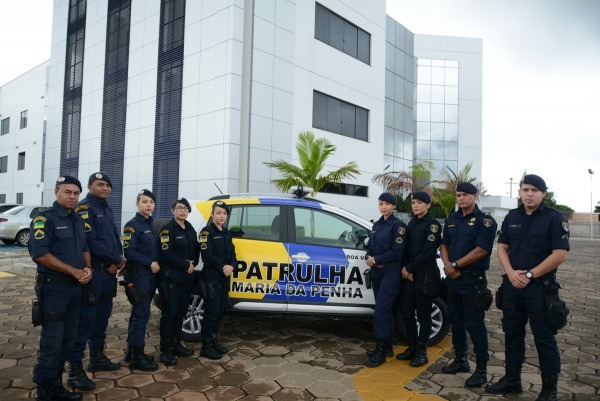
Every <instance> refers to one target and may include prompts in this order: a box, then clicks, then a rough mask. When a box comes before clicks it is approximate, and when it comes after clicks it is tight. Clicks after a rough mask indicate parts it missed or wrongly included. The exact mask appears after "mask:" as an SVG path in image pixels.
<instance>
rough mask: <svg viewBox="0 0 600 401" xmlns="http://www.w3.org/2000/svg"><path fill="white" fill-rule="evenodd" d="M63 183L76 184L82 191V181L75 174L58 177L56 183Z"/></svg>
mask: <svg viewBox="0 0 600 401" xmlns="http://www.w3.org/2000/svg"><path fill="white" fill-rule="evenodd" d="M61 184H75V185H77V187H78V188H79V191H82V189H81V182H79V180H78V179H77V178H75V177H73V176H70V175H61V176H60V177H58V180H56V185H57V186H58V185H61Z"/></svg>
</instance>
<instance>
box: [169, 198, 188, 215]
mask: <svg viewBox="0 0 600 401" xmlns="http://www.w3.org/2000/svg"><path fill="white" fill-rule="evenodd" d="M178 203H181V204H182V205H184V206H185V207H187V208H188V210H189V211H190V212H191V211H192V207H191V206H190V202H188V200H187V199H185V198H184V197H180V198H177V199H175V200H174V201H173V204H172V205H171V209H175V206H177V204H178Z"/></svg>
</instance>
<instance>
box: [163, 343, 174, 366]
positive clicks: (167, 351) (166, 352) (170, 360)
mask: <svg viewBox="0 0 600 401" xmlns="http://www.w3.org/2000/svg"><path fill="white" fill-rule="evenodd" d="M172 341H173V340H171V339H170V338H164V339H163V338H161V339H160V361H161V362H162V363H164V364H165V366H173V365H177V358H176V357H175V355H173V345H172V344H173V343H172Z"/></svg>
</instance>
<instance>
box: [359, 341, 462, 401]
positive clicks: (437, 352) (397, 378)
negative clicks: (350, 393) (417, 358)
mask: <svg viewBox="0 0 600 401" xmlns="http://www.w3.org/2000/svg"><path fill="white" fill-rule="evenodd" d="M405 348H406V347H404V346H402V347H399V348H398V349H395V350H394V355H396V354H398V353H399V352H401V351H404V349H405ZM450 348H452V342H451V341H450V338H449V337H445V338H444V339H443V340H442V341H440V342H439V343H438V344H437V345H434V346H431V347H429V348H427V358H428V359H429V363H427V364H426V365H423V366H420V367H418V368H413V367H411V366H410V365H409V363H410V361H399V360H397V359H396V357H395V356H394V357H392V358H387V360H386V362H385V363H384V364H383V365H381V366H379V367H377V368H367V367H365V368H363V369H361V370H360V371H359V372H357V373H356V374H355V375H354V376H353V377H352V381H353V382H354V386H355V387H356V390H357V392H358V394H359V395H360V396H361V397H362V399H363V400H364V401H393V400H398V401H406V400H410V401H437V400H443V398H441V397H439V396H437V395H434V394H421V393H418V392H416V391H412V390H408V389H406V388H404V386H405V385H406V384H407V383H409V382H411V381H412V380H414V379H415V378H416V377H417V376H419V375H420V374H421V373H422V372H424V371H425V370H427V368H428V367H429V366H430V365H431V364H433V363H435V361H437V360H438V359H439V358H440V357H441V356H442V355H444V354H445V353H446V352H447V351H448V350H449V349H450Z"/></svg>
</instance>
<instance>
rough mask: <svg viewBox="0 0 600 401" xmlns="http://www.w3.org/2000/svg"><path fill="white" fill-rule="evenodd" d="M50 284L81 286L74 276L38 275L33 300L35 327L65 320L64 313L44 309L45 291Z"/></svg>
mask: <svg viewBox="0 0 600 401" xmlns="http://www.w3.org/2000/svg"><path fill="white" fill-rule="evenodd" d="M48 283H54V284H66V285H74V284H79V281H77V280H76V279H75V278H74V277H72V276H66V275H49V274H43V273H38V274H37V276H36V278H35V287H34V290H35V298H34V299H32V300H31V323H32V324H33V326H34V327H36V326H39V325H41V324H44V323H49V322H57V321H62V320H65V317H66V316H65V314H64V313H57V312H52V311H49V310H47V309H44V302H43V296H42V294H43V290H44V286H45V285H46V284H48Z"/></svg>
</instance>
